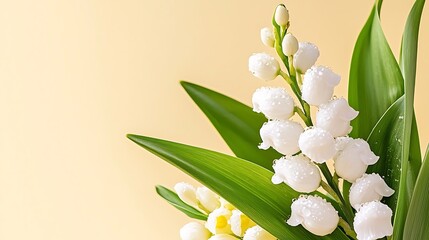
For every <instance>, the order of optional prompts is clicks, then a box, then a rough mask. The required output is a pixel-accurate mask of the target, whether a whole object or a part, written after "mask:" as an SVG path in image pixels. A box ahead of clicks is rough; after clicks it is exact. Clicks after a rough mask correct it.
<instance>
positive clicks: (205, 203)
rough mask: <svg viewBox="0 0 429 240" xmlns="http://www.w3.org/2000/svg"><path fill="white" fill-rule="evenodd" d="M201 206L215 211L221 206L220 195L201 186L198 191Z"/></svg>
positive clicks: (209, 210)
mask: <svg viewBox="0 0 429 240" xmlns="http://www.w3.org/2000/svg"><path fill="white" fill-rule="evenodd" d="M196 195H197V199H198V201H199V202H200V207H201V208H202V209H204V210H207V211H208V212H213V211H214V210H215V209H216V208H219V207H220V200H219V196H218V195H217V194H216V193H214V192H212V191H211V190H210V189H208V188H206V187H204V186H203V187H199V188H197V191H196Z"/></svg>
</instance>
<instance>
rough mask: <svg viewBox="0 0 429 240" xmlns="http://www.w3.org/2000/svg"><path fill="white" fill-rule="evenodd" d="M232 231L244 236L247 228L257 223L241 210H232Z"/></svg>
mask: <svg viewBox="0 0 429 240" xmlns="http://www.w3.org/2000/svg"><path fill="white" fill-rule="evenodd" d="M229 223H230V225H231V230H232V232H233V233H234V234H235V235H237V236H239V237H242V236H243V235H244V233H245V232H246V230H247V229H249V228H251V227H253V226H255V225H256V224H255V223H254V222H253V221H252V220H251V219H250V218H249V217H247V216H246V215H244V214H243V213H242V212H240V211H239V210H232V216H231V218H230V219H229Z"/></svg>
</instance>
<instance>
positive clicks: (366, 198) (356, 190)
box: [349, 173, 395, 209]
mask: <svg viewBox="0 0 429 240" xmlns="http://www.w3.org/2000/svg"><path fill="white" fill-rule="evenodd" d="M393 193H395V190H393V189H391V188H390V187H389V186H387V184H386V182H384V180H383V179H382V178H381V177H380V175H378V174H376V173H373V174H364V175H363V176H362V177H361V178H358V179H357V180H356V182H355V183H353V185H352V187H351V188H350V196H349V197H350V204H351V205H352V206H353V207H354V208H355V209H357V208H359V207H360V205H361V204H364V203H367V202H372V201H380V200H381V199H382V198H383V197H390V196H392V195H393Z"/></svg>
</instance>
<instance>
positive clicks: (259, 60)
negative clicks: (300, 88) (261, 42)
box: [249, 53, 280, 81]
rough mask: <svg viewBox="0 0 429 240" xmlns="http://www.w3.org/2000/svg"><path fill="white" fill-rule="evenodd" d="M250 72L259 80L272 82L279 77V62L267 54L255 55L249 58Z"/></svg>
mask: <svg viewBox="0 0 429 240" xmlns="http://www.w3.org/2000/svg"><path fill="white" fill-rule="evenodd" d="M249 71H250V72H251V73H252V74H253V75H254V76H255V77H257V78H260V79H262V80H265V81H270V80H273V79H274V78H276V77H277V76H278V75H279V71H280V65H279V62H278V61H277V60H276V59H275V58H274V57H273V56H271V55H269V54H266V53H255V54H253V55H252V56H250V58H249Z"/></svg>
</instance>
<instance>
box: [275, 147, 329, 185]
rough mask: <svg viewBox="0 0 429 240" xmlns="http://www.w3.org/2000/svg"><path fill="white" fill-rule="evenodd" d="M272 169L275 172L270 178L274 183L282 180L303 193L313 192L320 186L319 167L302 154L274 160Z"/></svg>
mask: <svg viewBox="0 0 429 240" xmlns="http://www.w3.org/2000/svg"><path fill="white" fill-rule="evenodd" d="M273 169H274V172H275V173H274V176H273V177H272V179H271V180H272V182H273V183H274V184H279V183H282V182H284V183H286V184H287V185H289V186H290V187H291V188H293V189H294V190H295V191H297V192H303V193H310V192H314V191H316V190H317V189H318V188H319V186H320V181H321V176H320V172H319V168H317V166H316V165H314V163H312V162H311V161H310V159H308V158H307V157H305V156H304V155H302V154H300V155H297V156H286V157H282V158H280V159H278V160H275V162H274V165H273Z"/></svg>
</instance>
